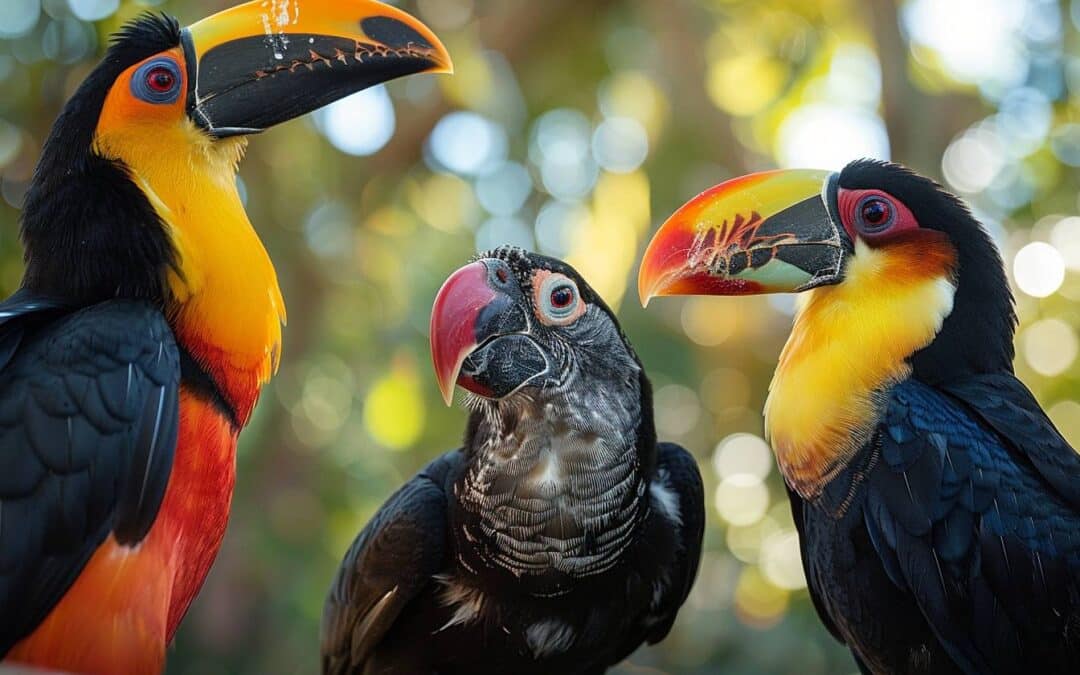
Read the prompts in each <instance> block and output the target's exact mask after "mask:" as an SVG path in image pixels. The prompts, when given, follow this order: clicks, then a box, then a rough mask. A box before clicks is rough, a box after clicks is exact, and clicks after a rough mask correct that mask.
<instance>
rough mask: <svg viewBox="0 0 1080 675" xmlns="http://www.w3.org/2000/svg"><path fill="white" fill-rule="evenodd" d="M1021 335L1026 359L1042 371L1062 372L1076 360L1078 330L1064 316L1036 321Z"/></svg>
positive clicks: (1057, 373)
mask: <svg viewBox="0 0 1080 675" xmlns="http://www.w3.org/2000/svg"><path fill="white" fill-rule="evenodd" d="M1020 339H1021V344H1022V345H1023V353H1024V360H1026V361H1027V363H1028V365H1029V366H1031V369H1032V370H1034V371H1035V372H1037V373H1039V374H1040V375H1045V376H1047V377H1054V376H1055V375H1060V374H1062V373H1064V372H1065V371H1066V370H1068V369H1069V367H1070V366H1072V364H1073V362H1074V361H1075V360H1076V353H1077V348H1078V344H1077V339H1076V331H1074V330H1073V328H1072V326H1070V325H1069V324H1067V323H1065V322H1064V321H1062V320H1061V319H1042V320H1040V321H1036V322H1035V323H1033V324H1031V325H1030V326H1028V327H1027V329H1026V330H1025V331H1024V332H1023V334H1022V335H1021V336H1020Z"/></svg>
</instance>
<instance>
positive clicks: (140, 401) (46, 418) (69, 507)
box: [0, 291, 180, 657]
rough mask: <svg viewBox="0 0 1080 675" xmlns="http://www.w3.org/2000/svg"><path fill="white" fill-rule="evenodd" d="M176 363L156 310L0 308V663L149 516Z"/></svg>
mask: <svg viewBox="0 0 1080 675" xmlns="http://www.w3.org/2000/svg"><path fill="white" fill-rule="evenodd" d="M179 383H180V362H179V355H178V353H177V348H176V343H175V341H174V339H173V335H172V332H171V331H170V329H169V326H168V324H167V323H166V322H165V319H164V317H163V316H162V315H161V312H160V311H158V310H157V309H156V308H154V307H152V306H150V305H148V304H144V303H138V302H126V301H110V302H106V303H102V304H99V305H94V306H91V307H88V308H85V309H81V310H78V311H73V312H69V313H64V312H63V310H62V306H61V305H60V304H59V303H56V302H53V301H50V300H48V299H44V298H35V297H33V295H32V294H30V293H28V292H25V291H23V292H20V293H18V294H16V295H15V296H12V297H11V298H9V299H8V300H6V301H5V302H3V303H0V607H3V608H4V611H3V612H0V657H2V655H3V654H6V653H7V652H8V650H9V649H11V647H12V645H14V644H15V643H16V642H17V641H19V640H20V639H22V638H23V637H25V636H26V635H28V634H29V633H31V632H32V631H33V629H34V628H35V627H36V626H37V625H38V624H39V623H40V622H41V621H42V620H43V619H44V618H45V616H46V615H47V614H48V613H49V611H50V610H51V609H52V607H53V606H54V605H55V604H56V603H57V602H58V601H59V599H60V598H61V597H63V595H64V593H65V592H66V591H67V589H68V588H69V587H70V586H71V584H72V583H73V582H74V580H75V579H76V578H77V577H78V575H79V573H80V572H81V570H82V569H83V567H84V565H85V564H86V562H87V560H88V559H89V558H90V556H91V555H92V554H93V552H94V550H95V549H97V548H98V546H99V545H101V543H102V542H103V541H104V540H105V539H106V537H108V536H109V534H110V533H112V534H113V535H115V537H116V539H117V541H118V542H119V543H121V544H129V545H130V544H135V543H137V542H139V541H140V540H142V538H143V537H144V536H145V535H146V533H147V531H148V530H149V529H150V526H151V525H152V524H153V522H154V520H155V518H156V517H157V511H158V507H159V506H160V505H161V500H162V497H163V496H164V493H165V486H166V485H167V483H168V479H169V473H170V471H171V469H172V458H173V453H174V450H175V446H176V435H177V426H178V423H179V404H178V397H179Z"/></svg>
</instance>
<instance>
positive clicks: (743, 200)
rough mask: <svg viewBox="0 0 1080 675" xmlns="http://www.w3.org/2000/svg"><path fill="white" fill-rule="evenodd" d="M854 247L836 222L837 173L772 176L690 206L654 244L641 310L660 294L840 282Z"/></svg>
mask: <svg viewBox="0 0 1080 675" xmlns="http://www.w3.org/2000/svg"><path fill="white" fill-rule="evenodd" d="M850 249H851V242H850V240H849V239H848V238H847V235H846V233H845V232H844V228H843V227H842V226H841V225H840V221H839V218H837V217H836V174H831V173H829V172H826V171H809V170H786V171H767V172H763V173H756V174H750V175H748V176H743V177H741V178H735V179H732V180H729V181H727V182H725V183H721V184H720V185H717V186H716V187H713V188H710V189H708V190H706V191H705V192H703V193H701V194H700V195H698V196H697V197H695V198H694V199H692V200H690V201H689V202H687V203H686V204H684V205H683V206H682V207H681V208H679V210H678V211H676V212H675V213H674V215H672V216H671V217H670V218H668V220H667V221H666V222H665V223H664V224H663V225H661V226H660V229H659V230H658V231H657V232H656V234H655V235H654V236H653V239H652V241H651V242H649V246H648V248H646V249H645V257H644V258H643V259H642V261H641V268H640V270H639V272H638V294H639V295H640V297H641V302H642V304H643V305H647V304H648V302H649V300H650V299H651V298H654V297H656V296H658V295H750V294H757V293H777V292H797V291H804V290H807V289H810V288H814V287H815V286H821V285H824V284H830V283H836V282H838V281H839V280H840V279H841V274H842V267H843V261H844V253H845V251H849V250H850Z"/></svg>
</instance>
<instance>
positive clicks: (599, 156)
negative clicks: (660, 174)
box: [592, 117, 649, 173]
mask: <svg viewBox="0 0 1080 675" xmlns="http://www.w3.org/2000/svg"><path fill="white" fill-rule="evenodd" d="M592 150H593V154H594V155H595V156H596V161H597V162H598V163H599V164H600V166H601V167H602V168H603V169H605V170H607V171H612V172H615V173H629V172H631V171H633V170H635V169H637V168H638V167H639V166H641V163H642V162H644V161H645V157H646V156H648V154H649V138H648V136H647V135H646V134H645V127H643V126H641V123H640V122H638V121H637V120H635V119H633V118H630V117H609V118H608V119H606V120H604V121H603V122H601V123H600V126H598V127H597V128H596V131H595V132H594V133H593V137H592Z"/></svg>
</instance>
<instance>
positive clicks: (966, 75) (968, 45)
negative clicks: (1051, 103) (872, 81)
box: [901, 0, 1026, 84]
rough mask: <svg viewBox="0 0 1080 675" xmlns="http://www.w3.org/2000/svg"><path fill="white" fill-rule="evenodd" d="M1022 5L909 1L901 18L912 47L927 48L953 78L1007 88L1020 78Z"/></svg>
mask: <svg viewBox="0 0 1080 675" xmlns="http://www.w3.org/2000/svg"><path fill="white" fill-rule="evenodd" d="M1025 4H1026V3H1023V2H1017V1H1015V0H949V1H948V2H940V1H938V0H909V2H907V3H905V4H904V6H903V8H902V11H901V18H902V19H903V26H904V28H905V29H906V30H907V32H908V35H910V37H911V40H912V42H913V43H914V45H916V46H918V47H923V48H926V49H928V50H930V51H931V52H932V53H933V54H935V55H936V57H937V58H938V59H939V63H940V65H941V67H942V68H943V70H944V71H945V72H946V73H947V74H948V75H949V76H951V77H953V78H955V79H957V80H959V81H962V82H970V83H983V82H987V81H991V82H994V83H995V84H997V83H998V82H999V81H1000V82H1003V83H1006V84H1010V83H1013V82H1016V81H1017V80H1018V79H1019V78H1020V77H1022V76H1023V72H1024V69H1025V62H1024V54H1023V52H1022V51H1021V46H1020V45H1019V43H1018V41H1017V40H1016V36H1015V31H1016V26H1018V25H1019V24H1020V21H1021V19H1022V18H1023V15H1024V9H1025Z"/></svg>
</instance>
